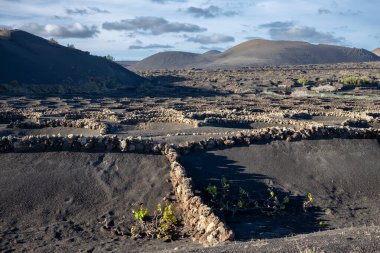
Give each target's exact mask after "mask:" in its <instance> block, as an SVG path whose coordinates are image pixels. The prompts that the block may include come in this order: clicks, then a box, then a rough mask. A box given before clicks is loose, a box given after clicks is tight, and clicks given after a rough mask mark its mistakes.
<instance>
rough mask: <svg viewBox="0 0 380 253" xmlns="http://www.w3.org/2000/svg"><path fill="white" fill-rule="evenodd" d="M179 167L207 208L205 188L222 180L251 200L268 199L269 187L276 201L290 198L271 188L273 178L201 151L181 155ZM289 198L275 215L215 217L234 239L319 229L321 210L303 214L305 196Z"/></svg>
mask: <svg viewBox="0 0 380 253" xmlns="http://www.w3.org/2000/svg"><path fill="white" fill-rule="evenodd" d="M182 164H183V165H184V166H185V168H186V170H187V172H188V175H189V176H190V177H191V178H192V180H193V185H194V188H195V191H196V192H197V193H198V194H200V195H201V196H202V198H203V199H204V200H205V201H206V203H208V204H210V205H212V203H210V199H209V196H208V194H207V193H206V191H205V188H206V187H207V186H208V185H218V184H219V183H220V180H221V179H222V178H223V177H225V178H226V179H227V180H228V181H229V183H230V185H231V191H233V192H237V191H238V190H237V189H239V187H242V188H244V189H245V190H246V191H248V192H249V193H250V196H251V197H252V198H253V199H259V200H262V199H268V197H269V192H268V188H271V189H273V191H274V192H275V193H276V195H277V196H278V197H279V199H283V198H284V197H285V196H289V193H287V192H284V191H282V190H281V189H280V188H278V187H276V186H275V185H273V181H272V178H270V177H268V176H266V175H262V174H255V173H246V172H245V170H244V167H243V166H240V165H238V164H237V162H236V161H233V160H230V159H228V158H227V157H226V156H222V155H216V154H213V153H209V152H202V153H201V152H200V153H198V154H197V155H193V156H184V157H183V158H182ZM289 198H290V202H289V204H288V205H287V207H286V208H285V210H284V211H280V212H279V213H276V214H274V215H267V214H263V213H261V212H255V213H252V212H246V213H237V214H235V215H234V216H233V215H231V214H229V215H222V214H221V213H217V215H219V216H220V217H221V218H222V219H224V220H225V221H226V223H227V225H228V226H229V227H230V228H231V229H233V230H234V232H235V234H236V235H235V239H236V240H243V241H244V240H252V239H269V238H279V237H285V236H290V235H295V234H304V233H311V232H316V231H319V230H321V226H320V225H319V222H320V221H321V219H320V217H321V214H322V210H321V209H320V208H318V207H313V208H311V209H309V210H308V211H307V212H305V211H304V210H303V207H302V206H303V202H304V201H305V200H306V196H304V197H302V196H289Z"/></svg>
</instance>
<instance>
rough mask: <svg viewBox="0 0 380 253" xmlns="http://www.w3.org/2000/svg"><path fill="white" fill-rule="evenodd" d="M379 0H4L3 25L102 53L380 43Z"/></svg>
mask: <svg viewBox="0 0 380 253" xmlns="http://www.w3.org/2000/svg"><path fill="white" fill-rule="evenodd" d="M379 10H380V1H378V0H360V1H358V0H339V1H338V0H335V1H334V0H319V1H309V0H286V1H284V0H249V1H248V0H247V1H243V0H234V1H227V0H136V1H132V0H83V1H77V0H76V1H74V0H54V1H53V0H0V27H6V28H18V29H23V30H26V31H29V32H31V33H34V34H36V35H39V36H42V37H45V38H52V37H53V38H55V39H56V40H57V41H58V42H59V43H60V44H62V45H67V44H74V46H75V47H76V48H78V49H82V50H85V51H90V52H91V53H92V54H95V55H107V54H110V55H112V56H114V57H115V58H116V59H118V60H139V59H142V58H145V57H147V56H149V55H152V54H154V53H157V52H160V51H167V50H179V51H188V52H196V53H202V52H205V51H207V50H210V49H218V50H221V51H223V50H225V49H227V48H229V47H232V46H234V45H236V44H238V43H241V42H244V41H246V40H249V39H254V38H263V39H275V40H301V41H308V42H310V43H315V44H318V43H323V44H336V45H344V46H350V47H358V48H365V49H368V50H372V49H374V48H377V47H380V29H379V24H380V17H379V13H378V12H379Z"/></svg>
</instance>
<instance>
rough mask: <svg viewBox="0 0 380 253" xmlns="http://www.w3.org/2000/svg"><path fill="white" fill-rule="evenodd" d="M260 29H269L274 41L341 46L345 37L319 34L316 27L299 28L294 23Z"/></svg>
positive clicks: (271, 25)
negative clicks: (295, 41) (296, 41)
mask: <svg viewBox="0 0 380 253" xmlns="http://www.w3.org/2000/svg"><path fill="white" fill-rule="evenodd" d="M259 28H266V29H269V30H268V32H269V35H270V37H271V39H274V40H298V41H308V42H311V43H326V44H341V43H343V42H344V41H345V38H343V37H336V36H335V35H334V34H332V33H324V32H319V31H317V29H316V28H315V27H309V26H297V25H296V24H294V22H289V21H287V22H280V21H276V22H272V23H267V24H262V25H260V26H259Z"/></svg>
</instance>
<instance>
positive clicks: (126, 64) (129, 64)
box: [116, 61, 139, 68]
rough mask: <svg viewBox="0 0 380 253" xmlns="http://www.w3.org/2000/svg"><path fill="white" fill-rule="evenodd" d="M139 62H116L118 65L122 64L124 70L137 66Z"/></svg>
mask: <svg viewBox="0 0 380 253" xmlns="http://www.w3.org/2000/svg"><path fill="white" fill-rule="evenodd" d="M138 62H139V61H116V63H117V64H120V65H121V66H123V67H124V68H126V67H129V66H131V65H133V64H136V63H138Z"/></svg>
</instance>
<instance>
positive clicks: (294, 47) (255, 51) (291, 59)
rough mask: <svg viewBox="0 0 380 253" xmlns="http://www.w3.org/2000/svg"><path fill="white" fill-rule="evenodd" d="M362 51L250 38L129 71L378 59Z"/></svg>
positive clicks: (167, 56) (161, 56)
mask: <svg viewBox="0 0 380 253" xmlns="http://www.w3.org/2000/svg"><path fill="white" fill-rule="evenodd" d="M379 60H380V57H378V56H376V55H375V54H373V53H371V52H369V51H367V50H365V49H357V48H348V47H341V46H333V45H323V44H320V45H314V44H310V43H307V42H297V41H271V40H261V39H257V40H250V41H247V42H244V43H241V44H239V45H237V46H235V47H232V48H230V49H228V50H227V51H225V52H223V53H209V52H207V53H205V54H193V53H185V52H163V53H158V54H155V55H152V56H150V57H148V58H146V59H143V60H142V61H140V62H138V63H137V64H134V65H132V66H130V69H132V70H146V69H187V68H206V69H207V68H211V69H215V68H236V67H245V66H256V65H302V64H325V63H342V62H368V61H379Z"/></svg>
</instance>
